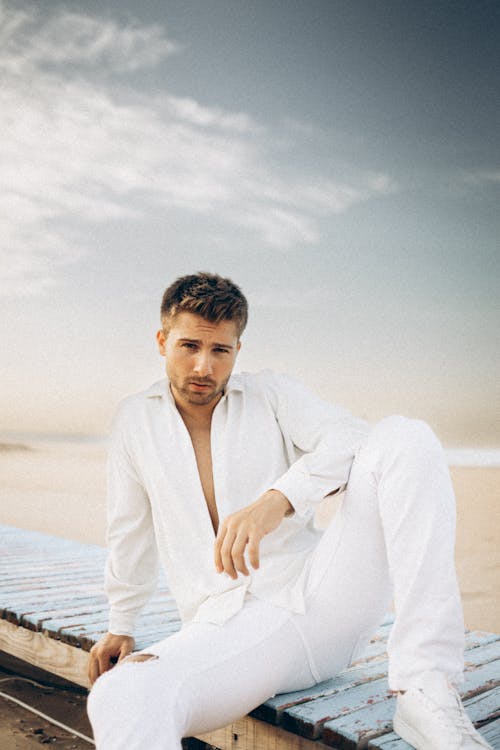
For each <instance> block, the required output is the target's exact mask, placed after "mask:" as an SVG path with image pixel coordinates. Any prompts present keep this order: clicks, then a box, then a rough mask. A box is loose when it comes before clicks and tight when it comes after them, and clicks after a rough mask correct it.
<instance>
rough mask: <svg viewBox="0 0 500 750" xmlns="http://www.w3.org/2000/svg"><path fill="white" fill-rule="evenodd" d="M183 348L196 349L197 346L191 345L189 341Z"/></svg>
mask: <svg viewBox="0 0 500 750" xmlns="http://www.w3.org/2000/svg"><path fill="white" fill-rule="evenodd" d="M182 346H183V347H184V349H196V344H191V343H190V342H189V341H185V342H184V343H183V344H182Z"/></svg>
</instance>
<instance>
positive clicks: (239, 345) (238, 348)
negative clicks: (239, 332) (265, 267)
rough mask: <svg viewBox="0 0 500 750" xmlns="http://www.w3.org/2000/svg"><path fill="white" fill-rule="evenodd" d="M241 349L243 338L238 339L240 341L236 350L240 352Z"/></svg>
mask: <svg viewBox="0 0 500 750" xmlns="http://www.w3.org/2000/svg"><path fill="white" fill-rule="evenodd" d="M240 349H241V339H238V343H237V344H236V351H237V352H239V350H240Z"/></svg>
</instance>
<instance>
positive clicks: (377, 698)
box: [282, 643, 500, 739]
mask: <svg viewBox="0 0 500 750" xmlns="http://www.w3.org/2000/svg"><path fill="white" fill-rule="evenodd" d="M499 656H500V650H499V649H498V647H497V651H496V654H493V653H492V644H488V643H487V644H486V645H484V646H480V647H476V648H472V649H470V650H469V651H467V661H468V665H469V666H468V671H466V673H465V678H466V681H465V689H466V690H467V693H468V694H470V693H471V691H472V690H475V689H477V688H480V687H481V686H487V685H488V680H491V679H492V680H495V674H496V670H497V669H498V668H499V666H498V665H500V662H498V661H496V662H493V664H494V666H493V668H492V669H489V665H490V664H491V663H492V657H493V658H496V659H498V658H499ZM495 665H496V666H495ZM347 675H348V672H343V673H341V674H340V675H339V676H338V677H337V678H335V679H334V680H333V681H331V683H330V687H331V688H333V690H332V691H331V693H330V694H324V695H323V696H322V697H318V698H316V699H315V700H312V701H308V702H302V703H300V704H298V705H294V706H291V707H289V708H285V709H284V710H283V712H282V723H283V726H284V727H285V729H288V730H289V731H291V732H294V733H295V734H300V735H302V736H303V737H307V738H309V739H317V738H319V737H321V733H322V729H323V725H325V724H326V722H328V721H329V720H332V719H334V718H336V717H338V716H341V715H343V714H345V713H350V714H352V713H353V712H355V711H359V710H360V709H361V708H363V707H364V706H368V705H374V704H376V703H380V702H382V701H385V700H386V699H387V698H388V696H389V686H388V684H387V679H386V678H385V677H384V678H383V679H380V680H371V681H369V682H366V681H365V682H361V684H353V683H352V682H351V683H349V681H345V678H346V677H347ZM498 681H499V683H500V673H499V674H498ZM372 715H374V712H373V711H372V712H370V717H372Z"/></svg>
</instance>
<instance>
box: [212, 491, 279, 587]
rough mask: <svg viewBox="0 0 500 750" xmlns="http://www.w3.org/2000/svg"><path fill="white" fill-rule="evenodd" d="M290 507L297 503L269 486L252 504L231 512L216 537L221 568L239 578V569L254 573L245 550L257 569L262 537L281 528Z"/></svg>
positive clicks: (221, 570)
mask: <svg viewBox="0 0 500 750" xmlns="http://www.w3.org/2000/svg"><path fill="white" fill-rule="evenodd" d="M290 511H293V507H292V505H291V504H290V502H289V501H288V500H287V498H286V497H285V495H283V493H282V492H279V491H278V490H268V491H267V492H265V493H264V494H263V495H262V496H261V497H259V499H258V500H256V501H255V502H254V503H252V504H251V505H248V506H247V507H246V508H243V509H242V510H239V511H237V512H236V513H232V514H231V515H230V516H227V518H225V519H224V521H223V522H222V523H221V525H220V526H219V531H218V533H217V538H216V540H215V548H214V559H215V569H216V570H217V572H218V573H223V572H225V573H227V574H228V576H230V577H231V578H233V579H236V578H238V572H239V573H243V575H245V576H248V575H250V573H249V571H248V568H247V565H246V562H245V550H247V551H248V559H249V562H250V565H251V566H252V568H255V569H257V568H258V567H259V544H260V540H261V539H262V538H263V537H264V536H266V534H269V533H270V532H271V531H274V529H276V528H278V526H279V525H280V523H281V521H282V520H283V518H284V516H285V515H286V514H287V513H290Z"/></svg>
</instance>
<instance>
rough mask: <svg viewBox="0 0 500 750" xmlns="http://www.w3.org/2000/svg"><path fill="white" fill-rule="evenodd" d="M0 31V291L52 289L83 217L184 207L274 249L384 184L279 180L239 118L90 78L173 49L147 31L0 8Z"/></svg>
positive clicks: (76, 248)
mask: <svg viewBox="0 0 500 750" xmlns="http://www.w3.org/2000/svg"><path fill="white" fill-rule="evenodd" d="M0 27H1V29H2V31H1V36H0V50H1V52H0V69H1V70H2V71H3V85H2V87H1V89H0V111H1V112H2V119H3V124H2V132H1V140H0V152H1V156H0V158H1V169H0V191H1V194H2V195H3V196H4V200H3V206H2V207H0V236H1V237H2V239H3V245H2V247H3V250H2V252H3V256H2V259H1V260H0V278H3V282H2V288H3V290H4V293H5V290H7V291H8V292H9V293H11V294H12V293H13V294H20V293H35V292H36V291H37V290H38V291H41V292H45V291H46V290H47V289H48V288H50V287H51V286H52V285H53V284H54V283H57V279H58V278H59V276H60V272H61V269H62V267H63V266H65V265H67V264H68V263H71V262H74V261H76V260H79V259H80V258H81V257H82V255H83V254H84V253H85V252H86V242H85V235H86V234H91V232H90V230H89V224H91V223H99V222H106V221H116V220H117V219H126V220H136V221H141V220H146V221H147V217H148V216H150V215H151V213H152V212H155V211H158V210H167V211H175V210H181V211H184V212H190V213H191V214H193V215H195V216H196V215H200V216H203V215H213V216H216V217H217V219H218V220H219V221H222V222H223V223H225V224H226V225H227V226H228V227H238V228H240V229H245V230H247V231H249V232H251V233H254V234H256V235H257V236H258V237H259V238H260V240H261V241H263V242H264V243H266V244H267V245H268V246H269V247H271V248H275V249H277V250H280V251H285V250H287V249H289V248H293V247H294V246H297V245H307V244H313V243H315V242H317V241H318V239H319V236H320V234H319V228H318V220H319V218H320V217H328V216H334V215H336V214H339V213H342V212H344V211H347V210H349V209H350V208H351V207H352V206H353V205H355V204H356V203H359V202H360V201H365V200H368V199H370V198H371V197H372V196H374V195H380V194H385V193H387V192H388V191H389V190H391V189H392V188H393V186H391V183H390V180H389V179H388V178H387V177H386V176H385V175H379V174H376V175H373V174H371V173H366V174H358V175H357V176H356V178H355V179H353V180H348V181H346V180H339V181H338V182H337V181H334V180H331V179H326V178H324V177H311V178H309V179H307V180H306V179H303V178H302V177H294V178H293V177H292V178H291V179H290V178H289V179H285V178H284V177H280V175H279V173H278V170H277V168H276V167H273V168H271V167H270V166H269V164H270V163H271V160H270V159H268V153H267V150H266V149H268V148H269V145H268V144H269V142H270V141H271V142H272V139H270V138H268V134H267V131H266V129H265V128H264V127H263V126H262V125H261V124H259V123H257V122H255V120H254V119H253V118H252V117H250V116H249V115H248V114H246V113H244V112H231V111H227V110H224V109H222V108H219V107H210V106H207V105H202V104H201V103H199V102H197V101H196V100H194V99H193V98H191V97H189V96H186V97H178V96H173V95H172V94H171V93H170V92H168V91H164V92H160V93H159V92H153V93H148V92H144V91H139V90H137V89H134V88H133V87H131V85H130V84H129V83H128V82H127V78H126V77H123V78H122V80H121V83H120V85H119V86H117V85H116V84H115V82H114V81H113V82H111V80H110V79H109V77H107V75H99V74H98V73H97V74H96V68H97V69H98V72H99V71H100V70H101V69H102V68H105V69H106V71H107V72H109V71H111V72H115V73H116V72H118V73H123V72H127V71H133V70H137V69H138V68H141V67H144V66H148V65H149V66H151V65H155V64H158V63H159V62H161V61H162V60H163V59H165V58H166V57H167V56H168V55H170V54H172V53H173V52H174V51H176V50H178V49H179V46H178V45H177V44H176V43H175V42H172V41H171V40H169V39H168V38H167V37H166V36H165V33H164V31H163V29H162V28H160V27H158V26H144V27H142V26H139V25H137V24H129V25H126V26H119V25H118V24H117V23H116V22H115V21H112V20H106V19H99V18H97V17H89V16H85V15H83V14H75V13H68V12H65V11H59V12H55V13H53V14H52V15H51V16H49V17H48V18H45V17H42V16H41V15H40V14H38V13H37V11H36V10H24V11H19V10H11V9H9V8H8V7H7V6H6V5H5V4H3V5H2V4H0ZM87 73H88V75H87ZM96 75H97V77H96ZM84 229H85V230H86V231H84Z"/></svg>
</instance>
